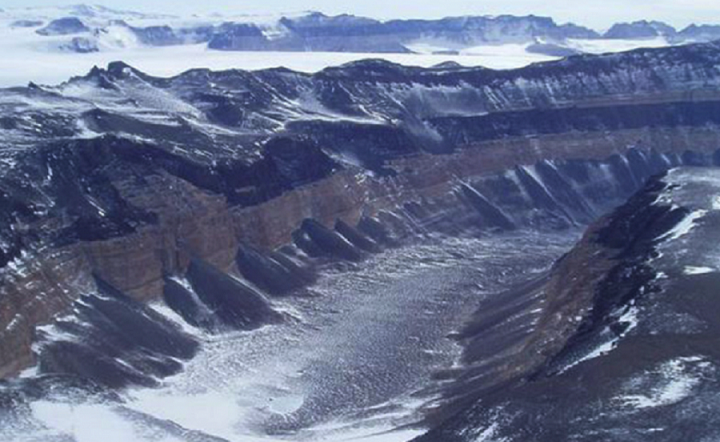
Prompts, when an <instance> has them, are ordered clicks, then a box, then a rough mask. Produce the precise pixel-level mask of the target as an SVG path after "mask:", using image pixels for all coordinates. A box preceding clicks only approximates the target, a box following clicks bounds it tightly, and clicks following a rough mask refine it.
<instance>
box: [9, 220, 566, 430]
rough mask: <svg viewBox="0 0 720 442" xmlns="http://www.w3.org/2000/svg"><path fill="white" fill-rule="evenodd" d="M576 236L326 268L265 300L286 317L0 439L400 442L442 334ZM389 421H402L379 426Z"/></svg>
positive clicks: (51, 404)
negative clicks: (301, 285)
mask: <svg viewBox="0 0 720 442" xmlns="http://www.w3.org/2000/svg"><path fill="white" fill-rule="evenodd" d="M577 235H578V232H577V231H574V230H573V231H565V232H561V233H554V234H547V233H545V234H540V233H534V232H530V231H523V232H518V233H515V234H503V235H494V236H489V237H487V238H482V239H457V238H451V239H448V238H433V239H430V240H424V241H422V242H421V243H418V244H416V245H409V246H405V247H402V248H398V249H392V250H388V251H386V252H385V253H383V254H381V255H377V256H375V257H373V258H372V259H370V260H368V261H366V262H363V263H361V264H359V265H356V266H352V267H349V268H348V267H344V268H343V267H334V268H329V269H326V271H325V272H324V275H323V277H322V278H321V279H320V281H319V282H318V283H317V284H316V285H314V286H313V287H312V288H311V289H310V293H308V296H304V297H291V298H286V299H284V300H281V301H276V306H277V308H278V310H281V311H283V312H284V313H285V314H286V315H287V316H288V317H289V318H290V319H289V320H288V321H286V322H285V324H283V325H280V326H272V327H265V328H263V329H260V330H258V331H255V332H249V333H248V332H245V333H236V334H234V335H224V336H216V337H208V336H203V341H204V342H205V343H204V345H203V350H202V351H201V353H200V354H199V355H198V356H197V357H196V358H194V359H193V360H192V361H191V362H189V363H188V365H187V367H186V369H185V370H184V371H183V372H182V373H181V374H179V375H177V376H175V377H172V378H169V379H166V380H165V381H164V382H163V384H162V386H161V387H160V388H158V389H137V390H131V391H128V392H125V393H123V394H122V397H121V398H120V399H119V400H111V401H97V400H95V399H93V400H89V401H88V400H86V399H84V400H81V401H78V400H76V399H72V398H71V397H68V396H67V395H63V396H62V397H58V398H47V399H43V400H42V401H38V402H34V403H32V404H31V406H30V412H29V415H27V416H24V417H22V418H20V419H18V420H15V421H13V422H14V423H13V424H12V425H10V426H3V427H2V428H1V429H0V436H1V438H2V439H3V440H16V441H18V442H19V441H37V440H74V441H77V442H90V441H92V442H95V441H97V440H100V439H102V440H103V441H105V442H114V441H116V440H117V441H128V440H134V441H163V442H167V441H222V440H227V441H243V442H246V441H282V440H293V441H339V440H357V439H361V440H366V441H383V442H385V441H405V440H408V439H411V438H412V437H414V436H417V435H420V434H422V432H423V429H422V428H417V429H412V428H413V425H412V424H413V423H415V422H417V421H418V420H419V419H420V417H421V416H420V410H421V409H422V407H423V406H425V405H427V404H428V402H432V400H433V399H434V398H435V395H436V393H437V391H438V388H437V387H438V386H439V385H438V383H437V381H433V380H432V377H433V374H434V373H435V372H437V370H439V369H444V368H445V369H446V368H449V367H451V366H452V365H453V364H457V361H458V360H459V356H460V351H461V349H460V346H458V345H456V343H455V341H453V340H452V339H450V338H449V336H450V335H451V334H452V333H453V332H456V331H458V330H459V329H460V328H461V327H462V324H463V321H465V320H467V318H468V317H469V316H470V315H471V314H472V313H473V311H474V310H475V309H476V308H477V306H478V304H479V303H480V301H482V300H483V299H487V297H489V296H493V294H495V293H500V292H502V290H503V288H504V287H507V286H509V285H512V284H516V283H518V282H520V281H524V280H528V279H531V278H533V277H534V276H536V275H537V274H540V273H542V272H543V271H545V270H547V269H548V267H549V266H550V265H551V264H552V263H553V261H554V260H556V259H557V258H558V257H559V256H560V255H561V254H563V253H564V252H566V251H567V250H568V249H569V248H570V247H571V246H572V244H573V243H574V241H575V240H576V239H577ZM343 266H347V264H344V265H343ZM157 308H158V309H159V310H160V311H161V312H164V313H166V314H168V313H167V310H166V309H165V308H164V307H157ZM528 320H532V318H528ZM193 332H194V333H196V334H200V332H198V331H193ZM433 391H434V392H433ZM398 427H405V428H410V429H406V430H402V431H397V432H388V431H390V430H392V429H394V428H398Z"/></svg>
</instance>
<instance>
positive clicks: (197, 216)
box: [0, 50, 720, 432]
mask: <svg viewBox="0 0 720 442" xmlns="http://www.w3.org/2000/svg"><path fill="white" fill-rule="evenodd" d="M668 51H670V50H668ZM665 53H666V52H663V51H657V52H655V53H653V54H654V55H655V56H657V58H658V60H662V59H663V58H664V55H663V54H665ZM610 59H611V61H612V57H610ZM600 60H602V58H600ZM582 61H585V62H586V63H588V64H592V63H596V62H597V61H596V59H594V58H588V59H586V60H582ZM578 63H580V62H578ZM691 63H692V61H688V64H691ZM556 66H558V65H552V64H551V65H547V66H546V67H543V68H544V69H547V70H548V71H550V72H552V70H553V69H555V67H556ZM559 66H562V64H559ZM543 68H540V67H538V68H533V69H543ZM675 68H677V66H675ZM706 68H707V69H708V71H707V72H706V73H705V74H704V76H705V77H706V81H708V82H709V79H708V78H710V72H713V73H714V71H713V69H716V68H714V67H706ZM357 69H360V68H359V67H357V66H353V67H350V68H348V71H349V72H350V73H348V74H347V75H350V74H353V75H356V76H363V75H368V73H367V72H365V71H361V72H359V73H358V72H353V70H357ZM367 69H369V70H370V71H371V72H372V71H373V70H374V69H377V67H376V66H372V65H371V66H370V67H369V68H367ZM583 69H588V68H587V67H583ZM393 75H396V73H393ZM438 75H440V74H438ZM445 75H458V74H456V73H445ZM552 75H555V74H552ZM394 81H397V80H394ZM677 81H678V82H679V85H678V84H673V85H672V87H668V89H672V90H668V91H663V90H662V88H661V87H659V86H658V87H657V88H655V90H653V91H652V93H647V94H643V93H638V96H637V97H633V98H632V99H629V98H628V97H627V95H625V94H622V100H623V101H624V102H622V103H621V104H617V103H613V102H612V101H611V97H613V94H612V93H609V94H608V95H607V96H606V97H604V98H603V100H601V101H598V100H597V99H592V100H588V101H587V105H583V101H582V100H579V101H578V102H576V103H573V105H572V106H570V107H568V106H559V107H556V108H552V107H551V108H545V107H543V108H541V109H534V110H529V109H528V110H513V111H505V112H499V113H497V112H491V113H489V114H478V115H461V116H447V115H446V116H442V117H432V118H427V119H426V121H427V122H429V124H431V126H432V127H433V128H434V131H435V132H436V134H437V135H438V136H439V137H440V139H441V140H443V141H442V142H441V143H437V142H433V144H432V145H431V146H430V147H428V149H429V150H433V149H434V148H435V149H440V152H413V151H409V152H402V149H401V153H400V154H398V153H393V154H392V155H390V156H388V155H386V152H385V151H382V150H381V151H380V152H378V151H373V150H372V148H373V146H372V144H370V148H369V150H368V148H367V146H368V144H367V143H373V142H374V143H375V144H376V146H375V147H377V146H382V148H384V149H387V146H386V144H387V143H388V137H391V138H392V137H400V138H402V137H403V136H407V133H408V132H403V131H401V132H397V131H396V130H395V129H394V128H392V127H390V128H386V129H382V128H381V127H374V126H373V127H368V126H367V125H365V124H360V123H339V124H340V126H339V127H334V125H335V124H336V123H327V122H322V121H314V122H308V121H299V122H293V123H292V124H291V126H292V129H291V130H292V132H291V133H290V135H291V136H290V137H288V138H282V139H280V138H279V139H278V140H277V141H271V142H269V143H267V144H266V145H265V149H266V154H265V155H266V158H272V159H273V167H275V168H280V169H282V168H283V167H285V168H289V169H290V172H291V173H290V174H289V175H290V176H293V173H295V174H297V173H314V174H315V175H314V176H305V177H297V175H295V178H296V180H295V181H294V182H293V183H292V185H291V186H290V187H291V188H290V189H287V190H283V191H281V192H279V194H277V195H274V194H273V192H270V193H271V196H270V197H268V198H264V197H262V196H261V195H258V194H257V191H258V188H260V191H261V192H263V190H262V187H263V186H268V185H271V186H273V185H281V183H277V182H272V181H271V182H270V183H268V182H263V179H264V177H265V176H267V175H265V174H264V173H263V172H262V171H253V170H252V169H245V170H233V169H229V170H226V171H223V170H222V169H215V170H211V169H207V168H205V169H203V166H202V165H198V164H196V163H192V162H188V161H187V160H186V159H184V158H182V157H180V156H173V155H170V154H168V153H167V151H165V150H164V149H162V148H159V147H157V146H156V145H154V143H152V142H148V141H142V140H139V139H137V138H136V139H132V138H127V137H122V136H118V135H117V134H105V135H100V136H97V137H94V138H92V139H87V140H74V141H71V142H67V141H65V142H62V145H58V144H57V143H53V144H51V145H50V146H49V147H47V148H46V147H42V146H41V148H40V149H38V150H35V151H33V152H32V154H31V155H30V156H29V157H30V158H31V160H28V161H32V158H43V159H45V160H46V164H50V165H51V166H52V170H53V171H54V172H53V173H54V174H57V176H59V178H54V179H53V186H54V187H55V191H57V192H58V193H57V194H58V195H63V198H71V199H72V198H76V197H79V199H78V200H75V201H72V200H71V201H62V202H61V203H62V205H64V207H65V209H66V210H68V212H66V215H65V216H68V213H69V214H70V215H72V213H73V212H74V213H75V216H74V217H72V216H71V218H72V219H74V222H73V223H72V224H71V228H67V227H65V226H63V224H62V222H59V221H57V220H55V219H53V217H47V218H45V219H43V217H42V216H40V217H39V218H38V215H37V214H35V213H25V212H28V209H27V208H25V207H22V204H20V203H18V201H17V200H18V196H20V195H13V194H3V195H2V196H3V200H2V202H3V204H4V206H6V207H8V208H9V210H8V211H7V212H6V213H8V214H10V216H13V217H15V219H14V220H12V222H11V223H10V225H11V226H15V228H14V229H13V230H15V229H17V228H18V226H20V225H24V227H21V228H24V229H26V231H27V232H29V233H32V230H35V229H37V227H36V226H37V225H38V224H39V225H42V226H43V230H44V231H46V232H47V231H50V232H56V234H54V235H51V236H52V238H51V240H48V239H47V238H38V239H37V242H35V243H33V242H32V241H27V238H23V239H22V241H20V242H23V241H25V242H24V244H28V243H30V244H32V247H27V248H25V249H23V247H20V246H18V249H20V250H22V252H20V253H19V254H18V255H17V256H13V257H12V259H10V258H8V259H6V265H5V266H4V269H3V278H4V282H5V283H4V284H3V287H2V290H3V293H2V310H1V311H2V316H1V318H2V321H3V324H4V325H3V327H4V332H3V334H2V339H0V346H2V348H1V350H2V351H0V358H2V361H1V362H2V367H4V368H3V371H4V373H5V374H12V373H16V372H17V371H18V370H19V369H21V368H23V367H26V366H28V365H30V364H31V363H32V362H37V364H38V368H37V370H38V373H39V374H43V375H50V378H53V377H55V378H57V377H58V376H59V378H58V379H59V380H53V381H52V382H56V381H57V382H70V383H73V382H78V381H75V380H74V379H76V377H75V376H77V377H78V379H83V380H90V381H92V383H93V385H97V386H98V387H97V388H99V389H100V390H101V391H104V389H103V388H102V387H103V386H104V387H111V388H117V387H123V386H128V385H145V386H153V385H157V383H158V380H159V379H161V378H162V377H164V376H168V375H171V374H174V373H178V372H179V371H180V370H182V367H183V365H182V363H181V362H180V361H182V360H188V359H190V358H192V357H193V355H195V354H197V352H198V351H199V348H198V345H199V344H198V341H197V339H196V338H194V337H193V336H192V334H190V333H187V332H183V331H181V330H180V329H178V326H177V324H176V323H173V322H172V321H171V320H170V319H168V317H167V314H166V315H162V314H160V313H158V312H157V311H156V310H154V309H153V308H150V307H148V306H147V305H146V302H147V301H153V300H158V299H160V298H163V299H164V301H165V304H166V305H167V307H168V308H169V309H170V310H171V311H173V312H174V313H173V314H172V315H171V317H172V318H175V319H178V318H181V322H183V323H185V324H188V325H190V326H192V327H196V328H197V329H201V330H205V332H207V333H210V334H215V335H217V334H220V335H223V334H227V333H230V330H238V329H239V330H253V329H257V328H258V327H261V326H264V325H267V324H281V323H283V322H287V321H288V320H291V318H292V314H290V313H288V312H278V310H277V308H273V304H274V302H271V301H268V299H281V298H282V297H285V296H288V295H291V294H295V295H298V294H301V293H303V292H305V291H307V290H308V287H314V286H315V285H314V284H316V283H314V281H316V279H317V278H318V277H319V276H322V275H323V274H324V273H323V272H326V271H328V270H327V269H328V268H332V267H333V266H338V265H341V264H342V263H345V264H342V265H343V266H348V265H349V264H347V263H357V262H361V261H363V260H364V259H367V258H368V257H369V256H372V255H374V254H377V253H381V255H380V256H383V255H382V254H383V253H391V252H382V250H386V249H390V250H393V248H395V247H398V246H400V247H407V244H409V243H410V244H413V243H416V242H418V241H419V242H420V243H422V242H423V241H429V240H430V239H431V238H436V240H437V238H438V237H440V238H445V239H444V241H448V238H458V237H459V238H477V237H480V238H487V237H488V235H491V237H493V236H492V235H496V234H500V233H499V232H506V233H503V234H502V235H510V233H507V232H512V231H518V230H519V231H521V232H533V231H537V232H546V233H547V235H553V233H548V232H553V231H557V230H558V229H559V230H562V229H572V228H573V227H577V226H581V225H584V224H587V223H589V222H591V221H592V220H594V219H596V218H597V217H598V216H600V215H601V214H603V213H605V212H606V211H607V210H609V209H610V208H612V207H614V206H616V205H618V204H620V203H621V202H622V201H624V200H625V199H627V198H628V197H629V196H630V195H632V194H633V192H635V191H636V190H638V189H639V188H640V187H641V186H642V185H643V183H644V182H645V181H646V180H647V179H648V178H649V177H650V176H652V175H654V174H657V173H659V172H662V171H664V170H666V169H668V168H670V167H674V166H678V165H712V164H717V163H718V154H717V153H716V151H715V149H716V148H717V147H718V146H719V145H720V143H718V136H717V134H718V132H717V129H716V127H715V125H716V124H717V122H716V121H715V119H716V118H717V115H718V114H719V113H718V112H717V109H715V107H716V106H717V103H716V102H715V101H714V100H715V98H714V90H715V89H714V87H713V86H712V84H709V86H708V87H707V88H705V87H704V86H698V84H697V83H696V82H694V81H691V82H689V83H688V84H687V85H686V87H687V91H686V92H685V93H682V94H678V93H677V91H682V90H683V87H682V81H683V79H678V80H677ZM710 83H711V82H710ZM363 87H368V86H367V84H366V85H364V86H363ZM689 91H692V93H691V94H688V93H687V92H689ZM608 92H609V91H608ZM106 120H107V119H106V118H103V121H106ZM115 124H120V123H117V122H116V123H115ZM125 125H126V123H125V122H124V123H122V124H120V126H119V127H120V129H119V130H120V131H123V130H125V128H126V126H125ZM96 129H98V128H97V127H96ZM405 130H408V129H405ZM378 131H379V132H378ZM383 131H387V132H386V133H383ZM293 133H294V134H304V133H311V134H314V137H315V139H314V140H313V143H308V142H307V140H306V139H303V138H295V139H293V136H292V134H293ZM403 134H405V135H403ZM431 139H432V138H431ZM358 140H359V141H358ZM373 140H374V141H373ZM435 140H436V139H435ZM338 142H341V143H345V144H346V145H347V147H348V150H346V151H345V152H343V153H344V154H348V152H349V153H352V154H353V155H354V157H355V158H356V159H357V160H358V161H359V162H360V164H359V165H356V166H353V165H351V164H343V167H340V168H338V167H337V165H336V164H335V163H334V161H333V160H332V158H333V157H332V156H326V155H324V154H323V150H317V148H316V147H315V146H318V145H319V146H325V145H332V144H333V143H338ZM405 142H406V141H403V140H400V141H392V142H391V143H399V144H396V145H395V147H397V146H400V147H402V146H404V144H403V143H405ZM433 146H435V147H434V148H433ZM446 146H452V149H450V150H447V147H446ZM329 149H330V150H333V149H337V147H330V148H329ZM297 152H301V153H303V154H307V155H306V156H305V155H303V158H300V159H298V158H297V155H298V154H297ZM368 152H369V153H368ZM308 158H309V159H308ZM283 160H284V162H283ZM306 161H309V164H311V165H312V166H313V168H314V169H310V170H311V172H307V170H308V169H307V168H306V167H305V166H307V164H308V163H306ZM255 164H262V162H260V163H255ZM30 165H31V166H33V164H30ZM45 167H46V166H45ZM259 167H267V166H259ZM96 171H99V172H97V173H96ZM243 172H245V173H249V174H258V175H257V176H256V177H255V178H251V179H250V182H249V183H248V184H251V185H250V186H249V187H250V189H249V190H250V191H251V193H247V192H243V191H242V188H240V191H238V190H236V189H232V193H227V192H224V191H223V188H221V187H218V184H217V183H219V182H222V180H228V179H231V178H232V177H233V176H236V174H240V178H241V179H245V178H243V177H242V174H243ZM328 172H331V173H328ZM83 173H87V175H88V176H89V177H90V181H89V182H81V181H78V180H79V178H78V177H80V176H82V175H83ZM223 173H226V174H227V176H223ZM218 175H220V176H219V177H218ZM285 176H288V174H286V175H285ZM253 180H255V181H253ZM258 180H259V181H258ZM253 187H254V188H253ZM16 189H17V188H16ZM58 189H59V190H58ZM78 190H79V191H80V192H78ZM267 191H268V190H265V192H267ZM88 202H90V205H91V206H93V203H95V204H96V205H98V204H99V205H101V206H102V205H104V204H107V203H110V204H111V207H110V208H109V210H107V212H106V213H104V214H103V213H102V211H105V210H106V209H104V208H101V209H99V210H100V211H101V213H100V215H101V217H100V218H104V219H99V218H98V216H97V212H98V209H97V208H95V209H94V211H95V216H94V217H88V216H87V215H86V212H87V210H88V207H87V206H88ZM100 203H102V204H100ZM17 219H23V220H24V221H25V222H22V223H17V222H16V220H17ZM33 224H34V226H33ZM11 237H13V238H18V236H17V235H15V236H11ZM20 237H21V236H20ZM30 237H31V235H30ZM549 237H551V236H549ZM571 237H572V235H571ZM31 239H32V237H31ZM468 241H469V239H468ZM488 241H489V240H488ZM540 243H542V242H540ZM403 244H405V246H403ZM398 250H400V249H398ZM9 252H12V250H10V251H9ZM3 253H4V254H7V253H8V251H7V250H6V251H4V252H3ZM557 254H559V253H555V254H553V253H550V254H549V255H552V256H548V255H545V258H544V259H545V262H546V265H547V264H549V262H550V260H552V259H553V258H554V257H557ZM11 256H12V255H11ZM354 265H357V264H354ZM230 275H233V276H232V277H231V276H230ZM505 282H507V281H505ZM415 290H417V289H415ZM315 301H316V300H314V299H313V302H315ZM536 301H537V300H533V301H532V302H531V301H528V303H527V305H523V306H522V308H523V309H525V308H527V307H528V306H529V305H532V304H533V303H534V302H536ZM319 302H322V301H321V300H320V301H319ZM511 307H512V306H511ZM518 308H520V306H518ZM563 308H567V309H568V311H569V313H567V314H566V315H561V316H560V319H561V320H562V319H563V318H565V319H567V317H570V316H575V315H574V313H575V312H574V311H573V309H572V303H569V304H567V305H566V306H564V307H563ZM166 313H167V312H166ZM455 314H456V315H457V314H458V312H457V311H456V312H455ZM58 315H65V316H58ZM53 318H57V319H56V320H53ZM43 324H49V325H46V326H43V327H40V328H39V329H38V331H37V333H35V332H34V330H35V327H36V326H37V325H43ZM558 327H559V328H565V327H567V323H562V321H561V323H560V324H550V325H547V326H546V327H545V330H544V331H543V333H546V334H547V336H550V338H551V339H556V340H557V341H558V343H559V344H557V345H548V344H547V341H542V345H543V346H544V348H542V349H541V350H540V351H539V354H540V355H541V356H542V357H546V356H547V357H549V356H551V354H552V351H553V348H557V346H558V345H561V344H562V342H563V340H564V339H567V337H568V336H569V335H568V333H566V332H562V331H558ZM268 328H272V326H271V327H266V328H264V329H263V330H265V329H268ZM509 339H510V341H503V339H498V342H497V345H506V346H507V348H511V347H512V346H511V345H509V344H511V343H512V337H509ZM33 342H35V345H34V346H33ZM503 342H504V343H505V344H503ZM481 345H482V344H481ZM33 349H34V351H31V350H33ZM200 351H201V350H200ZM488 351H489V350H488ZM542 357H541V360H536V359H533V358H527V359H526V360H523V361H521V362H520V363H518V361H517V359H513V358H512V355H510V356H509V359H508V361H510V362H511V363H512V366H513V370H515V371H517V372H523V371H527V370H529V369H530V368H531V367H532V366H534V365H535V364H538V363H541V362H542ZM87 361H92V363H87ZM506 363H507V361H506ZM332 371H333V370H331V372H332ZM492 373H494V375H493V376H489V378H490V379H491V380H490V381H489V382H491V383H492V384H497V383H499V382H500V381H501V380H502V376H497V374H498V372H492ZM67 375H70V376H69V377H68V376H67ZM453 376H454V375H453ZM43 379H48V378H43V377H40V378H36V380H34V381H26V382H29V383H30V384H31V385H32V384H33V383H35V384H36V385H35V387H34V389H35V391H36V392H37V391H43V389H44V388H48V387H43V385H44V384H43V382H44V381H43ZM52 382H50V384H52ZM83 382H85V381H83ZM476 391H479V389H477V388H476ZM36 394H37V393H36ZM40 395H42V393H40ZM341 396H342V395H341ZM451 396H454V395H453V394H451ZM346 397H348V396H346ZM385 399H386V398H385ZM10 400H11V401H12V400H13V399H12V395H11V396H10ZM460 400H463V399H462V398H461V399H460ZM378 401H379V400H378V399H377V398H376V399H374V400H371V401H370V402H369V403H368V405H372V404H373V403H375V404H377V403H381V402H378ZM441 414H442V413H441ZM321 416H322V414H321ZM295 417H296V418H297V419H299V421H295V422H294V423H292V422H291V423H287V422H285V423H283V424H279V423H270V424H267V423H266V425H269V427H268V428H266V430H267V431H270V432H277V431H281V432H282V431H298V430H299V429H301V428H303V427H305V426H307V424H308V423H307V421H303V418H302V416H300V417H298V415H297V413H295ZM311 421H312V419H311ZM298 422H300V423H298ZM312 423H315V422H312Z"/></svg>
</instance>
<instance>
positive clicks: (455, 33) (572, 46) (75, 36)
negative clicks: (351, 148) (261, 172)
mask: <svg viewBox="0 0 720 442" xmlns="http://www.w3.org/2000/svg"><path fill="white" fill-rule="evenodd" d="M0 20H1V21H2V23H0V26H5V27H6V28H10V29H12V30H14V31H15V32H16V33H18V34H19V33H22V32H25V33H34V34H35V35H37V36H38V37H39V42H40V43H43V42H44V43H47V44H48V45H49V46H50V47H51V48H53V49H57V50H61V51H72V52H97V51H103V50H109V49H123V48H130V47H138V46H171V45H187V44H205V45H207V47H208V48H210V49H213V50H221V51H323V52H360V53H435V54H447V55H450V54H462V53H463V51H466V50H468V49H469V48H473V47H478V46H488V45H501V44H522V45H526V50H527V51H528V52H534V53H541V54H546V55H550V56H567V55H571V54H574V53H580V52H592V50H589V49H588V48H589V47H596V46H593V45H592V44H589V45H588V44H587V43H588V42H590V43H592V42H593V41H607V40H617V41H621V40H629V41H636V42H638V44H637V45H635V46H644V45H651V46H661V45H676V44H683V43H688V42H698V41H711V40H715V39H720V25H691V26H689V27H687V28H685V29H682V30H678V29H675V28H674V27H672V26H670V25H668V24H666V23H662V22H657V21H637V22H633V23H618V24H616V25H614V26H612V27H611V28H610V29H609V30H608V31H607V32H605V33H600V32H597V31H595V30H593V29H590V28H587V27H583V26H579V25H575V24H572V23H568V24H558V23H556V22H555V21H554V20H553V19H552V18H548V17H538V16H534V15H529V16H524V17H518V16H510V15H501V16H493V17H491V16H468V17H449V18H443V19H438V20H390V21H379V20H375V19H371V18H366V17H357V16H353V15H338V16H328V15H325V14H322V13H319V12H308V13H303V14H292V15H280V16H275V17H258V16H240V17H225V16H220V15H212V16H208V17H197V16H194V17H191V18H180V17H174V16H170V15H157V14H143V13H139V12H133V11H118V10H114V9H110V8H106V7H102V6H89V5H75V6H67V7H58V8H49V7H45V8H24V9H7V10H5V11H3V12H0ZM40 37H44V39H43V38H40ZM596 52H597V50H596Z"/></svg>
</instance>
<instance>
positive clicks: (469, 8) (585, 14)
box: [0, 0, 720, 29]
mask: <svg viewBox="0 0 720 442" xmlns="http://www.w3.org/2000/svg"><path fill="white" fill-rule="evenodd" d="M81 2H82V0H0V7H24V6H32V5H38V6H40V5H52V4H55V5H59V4H75V3H81ZM89 3H96V4H102V5H105V6H109V7H114V8H119V9H135V10H141V11H148V12H164V13H170V14H192V13H196V12H197V13H208V12H223V13H226V12H232V13H249V14H256V13H268V12H271V13H276V12H295V11H304V10H317V11H322V12H325V13H328V14H339V13H351V14H356V15H365V16H371V17H377V18H383V19H384V18H437V17H445V16H451V15H486V14H492V15H497V14H514V15H526V14H535V15H546V16H551V17H554V18H555V19H556V20H558V21H560V22H566V21H572V22H575V23H578V24H583V25H586V26H591V27H594V28H598V29H603V28H606V27H608V26H609V25H610V24H612V23H614V22H619V21H631V20H639V19H644V18H646V19H655V20H663V21H666V22H669V23H671V24H673V25H675V26H679V27H682V26H685V25H687V24H690V23H693V22H697V23H717V24H720V0H409V1H408V0H202V1H198V0H90V1H89Z"/></svg>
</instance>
